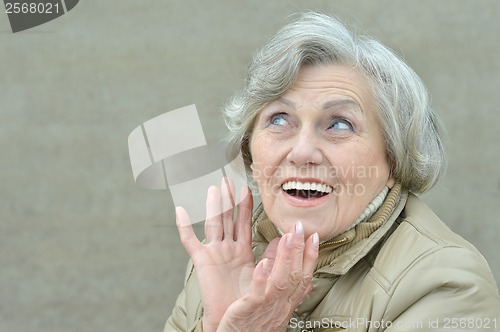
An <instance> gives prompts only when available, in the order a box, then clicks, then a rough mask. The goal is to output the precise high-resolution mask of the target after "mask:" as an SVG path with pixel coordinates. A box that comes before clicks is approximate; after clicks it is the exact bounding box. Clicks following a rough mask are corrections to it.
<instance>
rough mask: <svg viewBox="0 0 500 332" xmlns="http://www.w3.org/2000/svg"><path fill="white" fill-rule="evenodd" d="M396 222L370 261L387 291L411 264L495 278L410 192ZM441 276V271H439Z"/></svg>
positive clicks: (465, 243) (474, 252) (474, 251)
mask: <svg viewBox="0 0 500 332" xmlns="http://www.w3.org/2000/svg"><path fill="white" fill-rule="evenodd" d="M398 223H399V226H398V227H397V228H396V229H395V230H394V232H393V233H392V234H391V235H390V236H389V238H388V239H387V240H386V242H385V243H384V244H383V246H382V247H381V249H380V252H379V253H378V255H377V258H376V259H375V261H374V262H373V267H372V269H371V272H370V273H371V274H372V276H373V277H376V278H377V279H380V280H379V284H380V285H381V286H382V287H383V288H384V289H385V290H386V292H388V293H391V292H392V291H393V289H394V288H395V287H396V286H397V283H398V280H399V279H401V278H403V277H404V276H405V275H406V274H407V273H409V272H410V271H411V270H412V269H414V268H417V267H418V268H420V269H433V270H438V271H439V270H442V273H443V274H446V268H445V267H446V266H452V265H453V266H454V268H456V269H458V270H460V269H462V270H464V271H471V270H473V271H474V273H475V274H476V275H477V276H478V277H480V278H483V279H486V280H488V281H490V282H493V284H494V285H495V288H496V282H495V281H494V278H493V275H492V273H491V271H490V268H489V266H488V263H487V262H486V259H485V258H484V257H483V256H482V255H481V254H480V253H479V251H478V250H477V249H476V248H475V247H474V246H473V245H472V244H471V243H469V242H468V241H466V240H465V239H464V238H462V237H461V236H460V235H458V234H456V233H454V232H453V231H451V230H450V229H449V227H448V226H446V224H444V223H443V222H442V221H441V220H440V219H439V218H438V217H437V216H436V215H435V214H434V212H433V211H432V210H431V209H430V208H429V207H428V206H427V205H426V204H425V203H423V202H422V201H421V200H420V199H419V198H418V197H417V196H415V195H414V194H410V195H409V197H408V201H407V204H406V206H405V209H404V210H403V212H402V214H401V216H400V218H399V221H398ZM443 277H444V275H443Z"/></svg>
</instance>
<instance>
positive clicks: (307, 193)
mask: <svg viewBox="0 0 500 332" xmlns="http://www.w3.org/2000/svg"><path fill="white" fill-rule="evenodd" d="M281 189H282V190H283V191H284V192H285V193H286V194H287V195H290V196H293V197H297V198H302V199H316V198H321V197H323V196H326V195H328V194H329V193H331V192H332V191H333V188H332V187H331V186H329V185H327V184H324V183H316V182H300V181H287V182H285V183H283V185H281Z"/></svg>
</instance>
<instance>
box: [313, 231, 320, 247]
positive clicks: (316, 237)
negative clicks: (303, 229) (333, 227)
mask: <svg viewBox="0 0 500 332" xmlns="http://www.w3.org/2000/svg"><path fill="white" fill-rule="evenodd" d="M313 244H314V246H315V247H316V248H318V247H319V236H318V233H314V234H313Z"/></svg>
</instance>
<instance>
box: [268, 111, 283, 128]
mask: <svg viewBox="0 0 500 332" xmlns="http://www.w3.org/2000/svg"><path fill="white" fill-rule="evenodd" d="M287 123H288V121H287V115H286V114H285V113H278V114H274V115H273V116H271V118H270V119H269V124H271V125H273V126H284V125H286V124H287Z"/></svg>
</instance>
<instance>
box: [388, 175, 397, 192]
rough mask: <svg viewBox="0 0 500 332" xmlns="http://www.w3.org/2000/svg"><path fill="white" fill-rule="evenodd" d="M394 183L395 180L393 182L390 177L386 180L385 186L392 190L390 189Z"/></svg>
mask: <svg viewBox="0 0 500 332" xmlns="http://www.w3.org/2000/svg"><path fill="white" fill-rule="evenodd" d="M395 183H396V180H394V178H393V177H392V175H390V176H389V179H388V180H387V183H386V186H387V187H388V188H389V189H392V187H394V184H395Z"/></svg>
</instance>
